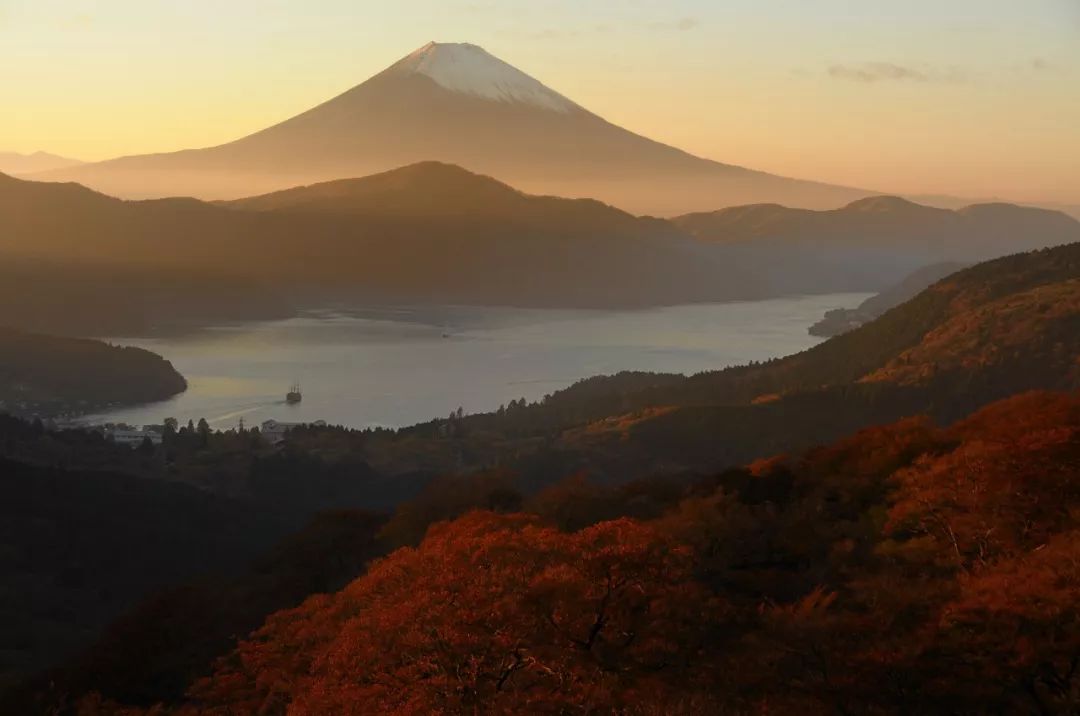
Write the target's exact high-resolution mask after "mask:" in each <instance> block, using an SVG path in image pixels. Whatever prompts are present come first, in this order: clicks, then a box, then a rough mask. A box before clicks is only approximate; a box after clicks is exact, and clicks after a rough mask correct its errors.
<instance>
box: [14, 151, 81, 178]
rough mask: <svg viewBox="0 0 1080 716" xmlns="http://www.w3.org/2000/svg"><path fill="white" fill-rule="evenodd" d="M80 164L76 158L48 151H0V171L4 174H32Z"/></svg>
mask: <svg viewBox="0 0 1080 716" xmlns="http://www.w3.org/2000/svg"><path fill="white" fill-rule="evenodd" d="M80 164H82V162H81V161H79V160H78V159H69V158H67V157H60V156H57V155H55V154H49V153H48V152H34V153H33V154H19V153H18V152H0V172H4V173H5V174H34V173H36V172H45V171H49V170H52V169H67V168H69V167H74V166H78V165H80Z"/></svg>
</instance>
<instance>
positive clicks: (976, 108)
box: [0, 0, 1080, 203]
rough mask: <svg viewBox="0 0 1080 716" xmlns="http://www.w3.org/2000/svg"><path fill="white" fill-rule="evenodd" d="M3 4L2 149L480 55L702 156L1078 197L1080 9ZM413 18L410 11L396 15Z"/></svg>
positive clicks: (258, 106)
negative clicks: (435, 50)
mask: <svg viewBox="0 0 1080 716" xmlns="http://www.w3.org/2000/svg"><path fill="white" fill-rule="evenodd" d="M388 5H389V4H388V3H384V2H377V3H376V2H367V1H364V0H360V1H357V0H351V1H349V0H322V1H312V0H309V1H307V2H300V1H299V0H230V1H229V2H227V3H221V2H209V0H188V1H187V2H185V3H174V2H164V1H155V0H93V1H90V0H0V97H2V98H3V103H4V105H3V107H4V111H3V112H0V150H14V151H24V152H28V151H34V150H38V149H44V150H47V151H51V152H56V153H60V154H66V155H70V156H75V157H79V158H83V159H102V158H108V157H112V156H117V155H122V154H134V153H145V152H154V151H169V150H174V149H181V148H188V147H199V146H207V145H213V144H219V143H223V142H226V141H229V140H231V139H235V138H237V137H239V136H242V135H244V134H247V133H250V132H252V131H255V130H257V129H260V128H262V127H264V126H267V125H269V124H272V123H274V122H277V121H280V120H282V119H285V118H287V117H289V116H291V115H293V114H296V113H298V112H300V111H303V110H304V109H307V108H308V107H310V106H312V105H314V104H317V103H318V102H321V101H323V100H325V99H328V98H329V97H331V96H333V95H336V94H337V93H339V92H341V91H343V90H345V89H347V88H348V87H350V86H352V85H355V84H357V83H359V82H361V81H363V80H364V79H366V78H367V77H369V76H370V75H372V74H374V73H376V72H378V71H379V70H381V69H383V68H384V67H385V66H387V65H389V64H391V63H392V62H393V61H395V60H396V59H398V58H399V57H401V56H403V55H405V54H407V53H408V52H410V51H411V50H413V49H415V48H416V47H418V46H420V45H422V44H424V43H425V42H427V41H428V40H431V39H435V40H439V41H447V42H455V41H466V42H474V43H476V44H480V45H483V46H484V47H485V48H486V49H488V50H489V51H490V52H492V53H493V54H496V55H498V56H500V57H501V58H502V59H504V60H506V61H507V62H510V63H511V64H513V65H516V66H517V67H519V68H520V69H522V70H524V71H526V72H528V73H530V74H532V75H534V76H535V77H537V78H538V79H540V80H541V81H543V82H545V83H546V84H548V85H549V86H551V87H553V88H554V89H556V90H558V91H560V92H562V93H563V94H565V95H567V96H569V97H570V98H572V99H573V100H575V101H577V102H578V103H580V104H582V105H584V106H585V107H587V108H588V109H591V110H592V111H594V112H596V113H598V114H600V115H602V116H604V117H606V118H607V119H609V120H611V121H613V122H615V123H617V124H620V125H622V126H625V127H626V128H628V129H631V130H633V131H637V132H639V133H642V134H645V135H647V136H650V137H652V138H654V139H658V140H661V141H665V142H668V143H671V144H675V145H677V146H679V147H682V148H684V149H687V150H689V151H692V152H694V153H696V154H699V155H702V156H706V157H709V158H713V159H717V160H720V161H723V162H727V163H735V164H742V165H745V166H750V167H753V168H756V169H763V170H767V171H772V172H776V173H780V174H786V175H789V176H798V177H804V178H812V179H819V180H823V181H829V182H833V183H840V184H848V185H854V186H860V187H865V188H870V189H876V190H880V191H886V192H904V193H947V194H952V195H960V196H968V197H979V198H982V197H993V196H999V197H1006V198H1010V199H1014V200H1027V201H1036V200H1041V201H1062V202H1071V203H1080V129H1078V127H1080V49H1078V48H1080V2H1077V1H1076V0H1026V1H1025V2H1024V3H1018V2H1015V1H1014V0H981V1H978V2H977V1H976V0H951V2H949V3H942V2H940V1H936V2H929V1H927V0H911V1H910V2H907V3H904V4H903V5H902V6H898V4H897V3H895V2H888V3H887V2H875V1H874V0H863V1H862V2H857V3H856V2H852V1H850V0H818V1H817V2H815V3H806V2H802V1H801V0H799V1H796V0H772V1H770V2H761V1H760V0H757V1H751V0H728V2H724V3H719V2H712V1H709V0H676V1H674V2H651V1H646V0H624V1H623V2H615V0H596V1H595V2H590V3H581V2H569V1H567V0H546V1H545V2H525V1H523V0H522V1H520V2H519V1H517V0H500V1H494V0H491V1H488V2H484V1H483V0H479V1H477V2H454V1H453V0H450V1H447V0H414V2H411V3H408V4H398V5H396V6H394V7H389V6H388ZM405 5H407V6H405Z"/></svg>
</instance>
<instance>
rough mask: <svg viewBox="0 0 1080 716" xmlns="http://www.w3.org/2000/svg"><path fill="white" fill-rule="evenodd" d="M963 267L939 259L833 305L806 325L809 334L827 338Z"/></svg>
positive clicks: (864, 320)
mask: <svg viewBox="0 0 1080 716" xmlns="http://www.w3.org/2000/svg"><path fill="white" fill-rule="evenodd" d="M963 268H964V264H960V263H951V262H946V263H940V264H931V265H930V266H925V267H923V268H921V269H919V270H918V271H915V272H914V273H911V274H909V275H908V276H906V277H905V278H904V280H903V281H901V282H900V283H898V284H896V285H895V286H890V287H889V288H888V289H886V290H884V291H882V292H881V293H878V294H875V295H873V296H871V297H870V298H868V299H866V300H865V301H863V302H862V303H860V304H859V305H858V306H856V307H855V308H850V309H849V308H836V309H833V310H831V311H826V312H825V317H824V318H822V319H821V320H820V321H818V322H817V323H815V324H814V325H812V326H810V329H809V330H810V334H811V335H814V336H821V337H823V338H831V337H833V336H838V335H840V334H841V333H846V332H848V331H850V330H852V329H854V328H858V327H859V326H861V325H863V324H864V323H869V322H870V321H872V320H874V319H875V318H877V317H878V316H880V315H881V314H883V313H885V311H888V310H889V309H890V308H895V307H896V306H899V305H900V304H901V303H904V302H906V301H910V300H911V299H913V298H915V296H917V295H918V294H919V293H921V292H922V291H924V290H925V289H927V288H929V287H930V286H932V285H933V284H935V283H937V282H938V281H940V280H941V279H943V278H945V277H946V276H948V275H950V274H953V273H956V272H957V271H959V270H961V269H963Z"/></svg>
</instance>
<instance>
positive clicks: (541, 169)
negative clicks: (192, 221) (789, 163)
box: [37, 42, 869, 215]
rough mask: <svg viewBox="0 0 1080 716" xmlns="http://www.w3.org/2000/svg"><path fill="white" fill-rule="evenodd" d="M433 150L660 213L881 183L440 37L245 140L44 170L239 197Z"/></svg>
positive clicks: (821, 204) (419, 157)
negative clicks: (641, 110)
mask: <svg viewBox="0 0 1080 716" xmlns="http://www.w3.org/2000/svg"><path fill="white" fill-rule="evenodd" d="M429 160H436V161H440V162H446V163H452V164H458V165H460V166H462V167H465V168H467V169H469V170H470V171H476V172H481V173H484V174H489V175H492V176H495V177H498V178H499V179H500V180H502V181H505V182H508V183H510V184H512V185H514V186H516V187H517V188H519V189H522V190H525V191H528V192H532V193H543V194H557V195H560V196H570V197H591V198H596V199H600V200H602V201H605V202H607V203H610V204H614V205H616V206H619V207H620V208H623V209H626V210H629V211H633V212H636V213H650V214H656V215H674V214H678V213H684V212H689V211H703V210H714V209H717V208H720V207H724V206H731V205H737V204H747V203H758V202H776V203H783V204H786V205H789V206H795V207H806V208H833V207H836V206H839V205H841V204H844V203H847V202H850V201H852V200H855V199H858V198H861V197H863V196H867V195H868V194H869V192H865V191H862V190H858V189H850V188H844V187H837V186H831V185H827V184H819V183H814V182H808V181H800V180H795V179H788V178H784V177H779V176H775V175H771V174H766V173H763V172H757V171H752V170H749V169H745V168H742V167H736V166H731V165H726V164H721V163H719V162H714V161H710V160H707V159H702V158H700V157H696V156H693V155H691V154H688V153H686V152H684V151H681V150H679V149H676V148H674V147H670V146H667V145H665V144H661V143H659V142H655V141H652V140H650V139H647V138H645V137H642V136H640V135H637V134H634V133H632V132H629V131H627V130H625V129H622V128H620V127H618V126H615V125H613V124H611V123H610V122H607V121H605V120H604V119H602V118H601V117H599V116H597V115H595V114H593V113H591V112H589V111H588V110H586V109H585V108H583V107H582V106H580V105H578V104H576V103H575V102H573V101H572V100H570V99H568V98H566V97H564V96H563V95H561V94H559V93H558V92H556V91H554V90H552V89H550V88H549V87H547V86H545V85H544V84H542V83H541V82H539V81H538V80H536V79H534V78H532V77H530V76H529V75H527V74H525V73H523V72H521V71H520V70H518V69H516V68H514V67H512V66H511V65H509V64H507V63H505V62H503V61H502V60H500V59H498V58H496V57H494V56H492V55H491V54H489V53H488V52H486V51H485V50H483V49H482V48H480V47H477V46H476V45H469V44H443V43H434V42H433V43H429V44H427V45H425V46H424V47H421V48H420V49H418V50H416V51H415V52H413V53H411V54H409V55H408V56H406V57H404V58H403V59H401V60H399V61H398V62H396V63H395V64H393V65H391V66H390V67H389V68H387V69H386V70H384V71H383V72H381V73H379V74H378V75H376V76H374V77H372V78H371V79H369V80H367V81H366V82H364V83H363V84H360V85H358V86H356V87H354V88H352V89H350V90H348V91H347V92H345V93H344V94H341V95H339V96H338V97H335V98H334V99H331V100H330V101H328V102H325V103H324V104H321V105H319V106H317V107H315V108H313V109H311V110H308V111H307V112H304V113H302V114H300V115H297V116H295V117H293V118H291V119H288V120H286V121H284V122H282V123H280V124H277V125H275V126H272V127H269V128H267V129H264V130H262V131H260V132H256V133H255V134H252V135H250V136H247V137H244V138H242V139H238V140H236V141H234V142H230V143H228V144H223V145H221V146H217V147H211V148H207V149H196V150H186V151H181V152H174V153H169V154H153V155H142V156H132V157H123V158H120V159H113V160H110V161H105V162H99V163H95V164H87V165H83V166H80V167H75V168H68V169H63V170H57V171H51V172H47V173H44V174H41V175H38V177H37V178H41V179H47V180H59V181H77V182H80V183H82V184H85V185H87V186H90V187H92V188H94V189H97V190H100V191H103V192H105V193H108V194H113V195H117V196H121V197H128V198H148V197H161V196H170V195H191V196H195V197H199V198H204V199H232V198H237V197H241V196H250V195H252V194H255V193H260V192H270V191H275V190H279V189H284V188H287V187H291V186H296V185H299V184H310V183H315V182H321V181H327V180H331V179H341V178H350V177H357V176H363V175H368V174H373V173H376V172H382V171H387V170H390V169H393V168H396V167H400V166H403V165H407V164H413V163H416V162H422V161H429Z"/></svg>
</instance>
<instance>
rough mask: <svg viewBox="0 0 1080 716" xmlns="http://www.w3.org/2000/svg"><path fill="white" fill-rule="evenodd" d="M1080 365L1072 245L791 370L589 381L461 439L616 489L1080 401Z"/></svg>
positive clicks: (949, 289) (950, 288)
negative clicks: (1046, 401) (851, 438)
mask: <svg viewBox="0 0 1080 716" xmlns="http://www.w3.org/2000/svg"><path fill="white" fill-rule="evenodd" d="M1078 356H1080V244H1071V245H1067V246H1062V247H1058V248H1054V249H1046V250H1042V251H1036V252H1032V253H1028V254H1018V255H1015V256H1009V257H1006V258H1002V259H998V260H994V261H990V262H986V263H983V264H979V265H976V266H974V267H971V268H969V269H966V270H963V271H961V272H959V273H956V274H953V275H951V276H949V277H948V278H946V279H945V280H943V281H940V282H939V283H937V284H935V285H933V286H931V287H930V288H929V289H927V290H925V291H923V292H922V293H920V294H919V295H918V296H916V297H915V298H914V299H912V300H911V301H908V302H907V303H904V304H902V305H901V306H898V307H896V308H894V309H892V310H890V311H888V312H886V313H885V314H884V315H883V316H881V317H880V318H878V319H877V320H875V321H873V322H871V323H869V324H867V325H865V326H862V327H861V328H858V329H856V330H854V331H851V332H850V333H846V334H844V335H842V336H838V337H836V338H833V339H831V340H828V341H826V342H824V343H822V344H820V345H818V346H816V347H814V348H812V349H810V350H807V351H805V352H803V353H799V354H796V355H793V356H789V357H787V358H782V359H777V360H773V361H768V362H766V363H761V364H752V365H747V366H740V367H735V368H729V369H726V370H720V371H713V372H706V373H701V374H698V375H694V376H690V377H681V376H672V375H655V374H647V373H637V374H622V375H617V376H613V377H610V378H593V379H590V380H587V381H584V382H582V383H580V384H578V385H575V386H573V387H571V388H569V389H567V390H564V391H560V392H558V393H555V394H554V395H552V396H549V397H548V398H547V399H545V400H543V401H541V402H539V403H536V404H533V405H524V404H516V405H514V406H510V407H511V409H507V410H504V411H500V412H499V413H496V414H487V415H478V416H474V417H472V418H467V419H466V420H465V422H464V424H463V425H462V429H463V432H464V431H471V433H472V434H473V435H480V434H486V435H489V436H490V435H491V434H497V435H500V436H502V437H504V438H506V437H510V438H511V442H512V443H513V444H514V445H516V446H518V448H520V447H522V446H525V447H527V446H528V443H527V439H528V438H529V436H532V437H533V438H543V439H544V440H546V441H547V442H545V443H544V444H545V445H546V446H547V448H546V452H545V458H544V459H543V461H542V462H543V463H544V464H545V465H547V466H551V465H552V464H558V465H560V466H562V467H564V468H566V469H588V470H592V471H594V472H597V473H599V474H602V475H605V476H607V477H609V478H612V479H617V478H620V477H622V478H625V477H626V476H628V475H641V474H647V473H649V472H650V471H658V470H663V471H666V470H678V469H701V468H702V467H705V466H709V467H717V466H720V465H724V464H730V463H734V462H741V461H744V460H749V459H752V458H753V457H755V456H756V455H759V454H763V453H769V452H782V451H786V450H789V449H793V448H799V447H805V446H808V445H811V444H814V443H817V442H824V441H828V440H832V439H835V438H837V437H838V436H840V435H842V434H844V433H846V432H849V431H851V430H855V429H858V428H859V427H861V426H864V425H868V424H874V423H879V422H884V421H888V420H895V419H897V418H899V417H902V416H905V415H913V414H920V413H924V414H929V415H930V416H932V417H934V418H936V419H939V420H946V421H948V420H954V419H957V418H960V417H962V416H964V415H966V414H967V413H969V412H971V411H972V410H975V409H977V408H978V407H980V406H981V405H984V404H986V403H988V402H991V401H993V400H997V399H1001V398H1004V397H1007V396H1008V395H1011V394H1013V393H1016V392H1019V391H1022V390H1030V389H1057V390H1062V389H1064V390H1068V389H1073V388H1077V387H1080V362H1078ZM417 432H418V433H419V432H421V428H417ZM474 439H475V440H477V441H479V438H474ZM503 449H505V448H503ZM527 452H528V451H527ZM518 454H519V455H520V453H518ZM533 454H535V455H537V459H538V460H539V453H533Z"/></svg>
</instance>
